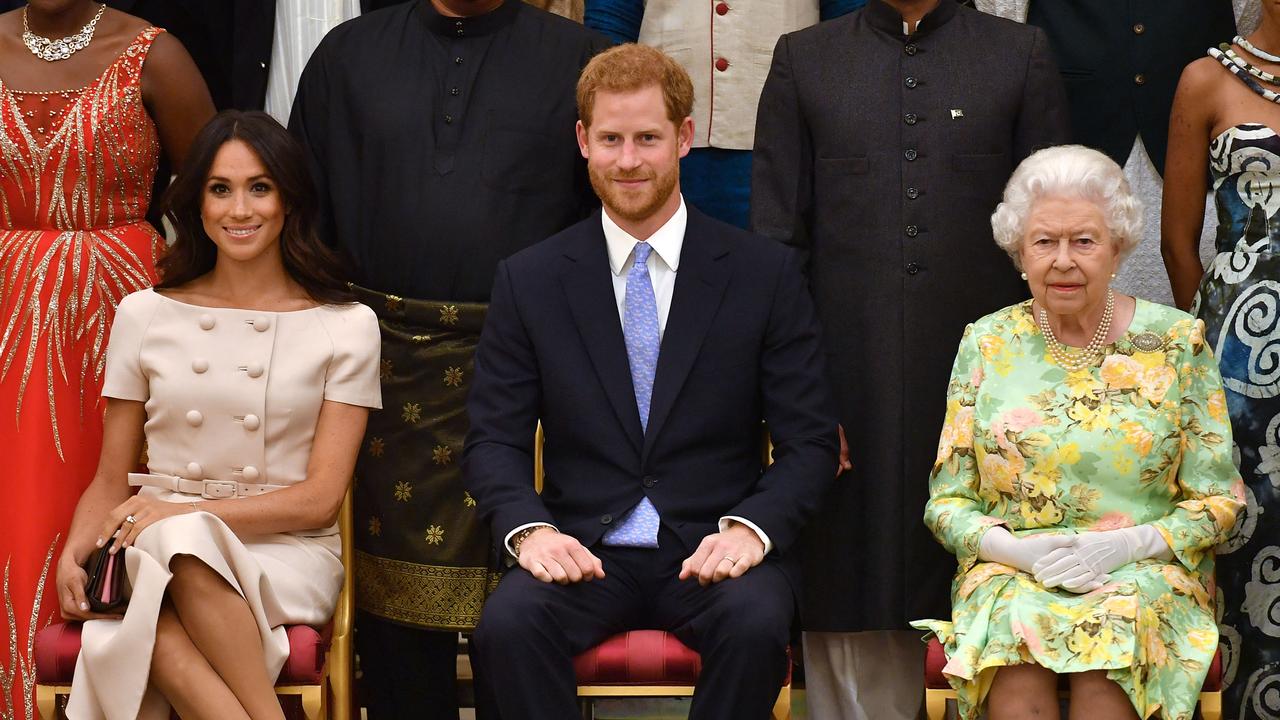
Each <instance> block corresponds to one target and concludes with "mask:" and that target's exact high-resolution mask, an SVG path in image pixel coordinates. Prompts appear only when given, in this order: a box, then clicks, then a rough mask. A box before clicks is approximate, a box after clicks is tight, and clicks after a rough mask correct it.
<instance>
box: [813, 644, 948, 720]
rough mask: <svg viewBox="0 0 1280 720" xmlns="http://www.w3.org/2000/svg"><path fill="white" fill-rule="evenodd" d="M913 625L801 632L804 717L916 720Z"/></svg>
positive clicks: (920, 693) (917, 655) (919, 664)
mask: <svg viewBox="0 0 1280 720" xmlns="http://www.w3.org/2000/svg"><path fill="white" fill-rule="evenodd" d="M923 635H924V634H923V633H922V632H920V631H918V630H884V631H875V632H859V633H828V632H806V633H805V634H804V677H805V698H806V703H807V705H808V707H809V718H810V720H916V718H918V717H920V711H921V708H922V706H923V702H922V700H923V698H924V650H925V643H924V641H923V640H921V639H920V638H921V637H923Z"/></svg>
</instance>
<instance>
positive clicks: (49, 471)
mask: <svg viewBox="0 0 1280 720" xmlns="http://www.w3.org/2000/svg"><path fill="white" fill-rule="evenodd" d="M95 19H96V20H95ZM68 36H72V37H76V38H79V39H80V40H81V42H79V43H73V44H71V45H70V46H69V47H66V48H61V47H56V46H55V45H54V44H46V43H44V42H42V40H41V38H48V39H58V38H66V37H68ZM85 41H87V42H85ZM28 45H30V46H31V47H28ZM81 46H82V47H81ZM76 48H79V49H76ZM63 55H65V56H66V57H63ZM212 114H213V106H212V103H211V101H210V100H209V96H208V92H207V91H206V90H205V88H204V83H203V81H202V80H201V79H200V74H199V72H198V71H197V70H196V68H195V65H194V64H193V63H192V62H191V59H190V58H189V57H188V56H187V53H186V51H185V50H184V49H183V48H182V46H181V44H179V43H178V42H177V41H176V40H174V39H173V38H172V37H170V36H168V35H167V34H165V33H163V32H162V31H161V30H159V29H158V28H154V27H148V26H147V24H146V23H144V22H142V21H140V20H138V19H137V18H134V17H131V16H129V15H125V14H123V13H119V12H116V11H114V10H111V9H109V8H103V6H101V5H98V4H96V3H92V2H89V1H88V0H32V2H31V3H30V4H29V5H28V6H27V7H26V8H22V9H19V10H15V11H13V12H9V13H5V14H3V15H0V448H3V453H4V454H3V462H4V467H5V471H6V472H5V475H4V478H3V481H2V482H3V493H4V500H3V501H2V502H0V527H2V528H4V532H3V533H0V571H3V582H2V584H0V588H2V589H3V593H4V598H3V607H2V608H0V718H5V719H6V720H8V719H11V718H19V719H25V720H30V719H31V718H34V716H35V708H34V703H33V695H32V692H33V688H34V683H35V667H34V663H33V658H32V656H31V652H32V645H33V642H34V638H35V632H36V630H37V629H39V628H40V627H43V626H45V625H46V624H48V623H49V622H50V621H51V620H52V619H53V618H54V617H55V614H56V612H57V598H56V597H55V596H54V593H53V592H52V590H50V589H49V587H48V586H49V585H51V584H52V577H51V565H52V561H53V558H55V557H56V554H57V552H58V545H59V538H60V535H59V534H60V533H61V532H62V531H63V530H64V529H65V528H66V527H67V524H68V523H69V521H70V519H71V511H72V509H73V508H74V507H75V502H76V498H77V497H79V495H80V492H81V491H82V490H83V489H84V488H85V486H86V485H87V484H88V483H89V480H90V479H91V478H92V476H93V470H94V467H95V465H96V463H97V458H98V450H99V446H100V442H101V433H102V411H103V405H102V404H101V403H100V401H99V398H98V391H99V387H100V385H101V382H102V372H103V360H104V357H103V354H104V352H105V350H106V342H107V337H106V336H107V332H108V329H109V328H110V327H111V321H112V317H113V314H114V311H115V306H116V303H118V302H119V301H120V298H122V297H124V296H125V295H127V294H128V293H130V292H132V291H134V290H137V289H139V288H142V287H146V286H148V285H150V284H151V282H152V279H153V278H154V270H153V265H154V262H155V259H156V255H157V253H158V252H159V251H160V250H161V249H162V247H163V243H162V240H161V238H160V236H159V235H157V234H156V231H155V229H154V228H152V227H151V226H150V225H148V224H147V223H146V222H145V220H144V219H143V218H144V216H145V215H146V212H147V207H148V205H149V203H150V199H151V197H150V195H151V187H152V181H153V176H154V175H155V170H156V159H157V155H158V153H159V152H160V150H161V149H162V148H163V150H164V151H165V152H166V153H167V154H168V155H169V156H170V157H175V158H181V157H182V156H183V155H184V154H185V153H186V149H187V145H188V144H189V143H190V141H191V138H192V137H194V135H195V133H196V131H197V130H199V128H200V126H201V125H203V124H204V122H205V121H206V120H207V119H208V118H209V117H210V116H212Z"/></svg>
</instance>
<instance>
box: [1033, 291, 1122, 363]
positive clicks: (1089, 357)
mask: <svg viewBox="0 0 1280 720" xmlns="http://www.w3.org/2000/svg"><path fill="white" fill-rule="evenodd" d="M1115 307H1116V294H1115V292H1114V291H1112V290H1107V304H1106V306H1105V307H1103V309H1102V322H1100V323H1098V329H1097V330H1095V331H1094V333H1093V339H1091V340H1089V344H1088V345H1085V346H1084V348H1082V349H1080V350H1069V349H1067V347H1066V346H1064V345H1063V344H1062V343H1060V342H1058V337H1057V336H1056V335H1054V334H1053V328H1051V327H1049V314H1048V313H1047V312H1045V309H1044V308H1043V307H1042V308H1040V311H1039V312H1038V313H1036V324H1037V325H1039V326H1040V333H1041V334H1042V335H1044V346H1045V349H1047V350H1048V351H1049V354H1050V355H1052V356H1053V359H1054V360H1055V361H1057V363H1058V364H1059V365H1061V366H1062V367H1063V369H1065V370H1066V371H1067V372H1075V371H1077V370H1083V369H1084V368H1087V367H1090V366H1091V365H1093V364H1095V363H1097V362H1098V360H1099V359H1101V357H1102V355H1103V352H1102V346H1103V345H1104V344H1105V341H1106V339H1107V335H1108V334H1109V333H1110V332H1111V316H1112V314H1113V313H1114V312H1115Z"/></svg>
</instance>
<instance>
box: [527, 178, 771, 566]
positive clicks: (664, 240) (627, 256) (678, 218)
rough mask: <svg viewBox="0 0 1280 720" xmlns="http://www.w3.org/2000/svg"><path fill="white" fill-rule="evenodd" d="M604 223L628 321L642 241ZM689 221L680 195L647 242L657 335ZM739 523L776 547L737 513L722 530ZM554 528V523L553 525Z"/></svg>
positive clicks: (621, 313)
mask: <svg viewBox="0 0 1280 720" xmlns="http://www.w3.org/2000/svg"><path fill="white" fill-rule="evenodd" d="M600 217H601V222H602V224H603V225H604V240H605V243H606V244H607V245H608V250H609V270H610V271H611V272H612V274H613V296H614V300H616V301H617V303H618V322H619V323H623V324H625V323H626V307H625V306H626V300H627V275H628V274H629V273H630V272H631V266H632V265H634V264H635V249H636V244H637V243H639V242H641V241H640V240H637V239H636V238H634V237H632V236H631V234H630V233H628V232H627V231H626V230H623V229H622V228H621V227H618V224H617V223H616V222H614V221H613V218H611V217H609V211H608V210H605V211H604V212H601V213H600ZM688 222H689V211H688V210H686V209H685V206H684V197H683V196H682V197H681V198H680V207H679V208H677V209H676V213H675V214H674V215H672V216H671V219H670V220H668V221H667V222H666V223H665V224H663V226H662V227H660V228H658V229H657V230H656V231H655V232H654V233H653V235H651V236H649V239H648V240H646V241H644V242H648V243H649V245H650V246H651V247H652V248H653V252H651V253H649V259H648V260H647V261H646V265H648V267H649V283H650V284H651V285H653V295H654V299H655V300H656V301H657V303H658V336H659V339H661V337H662V335H663V334H665V333H666V331H667V315H669V314H670V313H671V297H672V295H674V294H675V289H676V272H677V271H678V270H679V269H680V250H681V248H683V247H684V231H685V226H686V225H688ZM730 520H733V521H735V522H740V523H742V524H743V525H746V526H747V527H749V528H751V529H752V530H753V531H754V532H755V534H756V535H757V536H759V538H760V541H761V542H763V543H764V552H765V554H766V555H768V554H769V551H770V550H772V549H773V543H772V542H771V541H770V540H769V536H768V535H767V534H765V532H764V530H761V529H760V528H759V527H758V526H757V525H756V524H755V523H753V522H751V521H750V520H747V519H746V518H743V517H738V516H736V515H726V516H725V517H722V518H720V532H724V531H725V530H726V529H727V528H728V527H729V521H730ZM543 524H545V523H528V524H526V525H521V526H519V527H517V528H516V529H514V530H512V531H511V532H509V533H507V537H506V540H505V544H506V546H507V550H508V552H511V554H512V555H515V551H514V550H513V549H512V547H511V538H513V537H515V535H516V533H518V532H520V531H521V530H525V529H527V528H531V527H534V526H536V525H543ZM553 527H554V526H553Z"/></svg>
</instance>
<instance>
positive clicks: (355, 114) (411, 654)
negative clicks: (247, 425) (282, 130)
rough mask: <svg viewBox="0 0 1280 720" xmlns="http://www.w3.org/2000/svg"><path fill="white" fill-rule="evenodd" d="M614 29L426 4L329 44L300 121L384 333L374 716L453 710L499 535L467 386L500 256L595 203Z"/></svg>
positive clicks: (301, 91) (369, 454)
mask: <svg viewBox="0 0 1280 720" xmlns="http://www.w3.org/2000/svg"><path fill="white" fill-rule="evenodd" d="M606 44H607V41H606V40H605V39H604V38H602V37H599V36H596V35H594V34H593V33H590V32H588V31H587V30H586V29H585V28H583V27H582V26H581V25H579V24H577V23H574V22H572V21H569V20H566V19H564V18H560V17H556V16H554V15H551V14H549V13H546V12H543V11H542V10H538V9H536V8H532V7H529V6H527V5H524V4H523V3H520V2H518V1H516V0H506V1H505V2H504V1H503V0H415V1H414V2H406V3H401V4H398V5H395V6H393V7H389V8H386V9H383V10H379V11H375V12H370V13H367V14H365V15H362V16H360V17H359V18H357V19H355V20H352V21H350V22H348V23H345V24H343V25H341V26H339V27H338V28H336V29H335V30H333V31H332V32H330V33H329V34H328V35H327V36H325V39H324V40H323V41H322V42H321V43H320V46H319V48H317V50H316V52H315V53H314V54H313V55H312V57H311V61H310V62H309V63H308V65H307V69H306V70H305V71H304V72H303V74H302V79H301V81H300V83H299V86H298V96H297V99H296V100H295V102H294V108H293V115H292V117H291V119H290V129H291V130H292V131H293V133H294V134H295V135H297V137H299V138H300V139H301V140H302V141H303V143H304V144H305V145H306V146H307V148H308V150H309V152H310V155H311V159H312V163H313V168H314V171H315V175H316V178H317V181H318V183H319V185H320V194H321V202H322V205H323V206H324V217H323V218H322V222H324V224H325V227H324V234H325V236H326V239H327V240H328V241H330V242H332V243H336V244H337V245H340V246H342V247H343V248H345V249H346V250H347V251H348V252H349V254H350V255H351V256H352V257H353V258H354V261H355V264H354V266H353V267H352V268H351V279H352V280H353V281H355V282H356V284H357V288H356V292H357V295H358V296H359V298H360V299H361V300H362V301H363V302H365V303H366V304H368V305H369V306H371V307H373V308H374V310H375V311H376V312H377V313H378V316H379V319H380V322H381V328H382V340H383V348H382V392H383V397H384V400H385V403H386V407H387V408H388V409H387V411H386V412H383V413H380V414H379V415H377V416H375V417H373V418H371V420H370V422H369V429H368V432H367V433H366V437H365V442H364V446H363V448H362V450H361V453H360V458H359V461H358V464H357V466H356V490H355V509H356V525H357V527H358V528H360V532H359V534H358V535H357V536H356V549H357V555H356V558H355V567H356V573H357V575H356V588H357V596H356V598H357V599H356V602H357V604H358V608H359V610H360V612H359V614H358V616H357V619H356V650H357V652H358V653H359V655H360V660H361V668H362V670H363V672H364V679H363V683H364V689H365V698H366V699H367V702H368V707H369V717H370V718H371V719H372V720H380V719H382V718H395V719H398V718H406V717H424V713H426V716H427V717H432V718H445V717H453V718H456V717H457V700H456V688H455V673H456V671H455V667H456V656H457V649H458V644H457V635H458V632H459V631H469V630H471V628H473V627H474V626H475V623H476V622H477V621H478V620H479V618H480V607H481V605H482V604H483V603H484V598H485V595H486V594H487V592H488V590H489V588H490V583H491V582H492V579H491V578H492V576H491V565H492V561H491V552H490V545H489V543H488V530H487V528H486V527H484V525H483V523H482V522H481V521H480V519H479V516H478V515H477V513H476V510H475V501H474V500H473V499H472V497H471V495H469V494H468V493H467V492H466V490H465V489H464V488H463V485H462V478H461V473H460V472H459V470H458V460H459V456H460V455H461V453H462V442H463V438H464V436H465V435H466V432H467V427H468V422H467V416H466V414H465V412H464V406H463V403H464V400H465V398H466V395H467V392H468V390H469V388H470V382H471V376H472V355H473V352H474V350H475V345H476V342H477V341H478V338H479V334H480V327H481V324H482V322H483V320H484V315H485V310H486V307H487V303H488V300H489V289H490V287H491V285H492V282H493V273H494V270H495V268H496V267H497V264H498V261H499V260H501V259H502V258H505V257H507V256H508V255H510V254H511V253H513V252H515V251H517V250H520V249H521V248H524V247H526V246H528V245H532V244H533V243H535V242H537V241H539V240H542V239H544V238H546V237H548V236H550V235H553V234H555V233H556V232H557V231H559V230H561V229H563V228H565V227H567V226H568V225H571V224H572V223H574V222H576V221H578V220H580V219H581V218H583V217H585V216H586V214H587V213H588V212H589V211H590V209H591V208H592V207H593V206H595V205H596V204H597V203H596V200H595V196H594V194H593V193H592V191H591V186H590V183H589V182H588V180H587V174H586V168H585V167H584V164H583V162H582V158H581V156H580V155H579V154H578V147H577V141H576V140H575V138H574V132H573V127H574V122H575V121H576V120H577V111H576V106H575V100H574V87H575V83H576V82H577V79H578V73H579V71H580V70H581V69H582V66H583V65H585V64H586V63H587V61H588V60H589V59H590V58H591V56H592V55H594V54H595V52H596V51H597V50H598V49H601V48H603V47H604V46H605V45H606Z"/></svg>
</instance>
